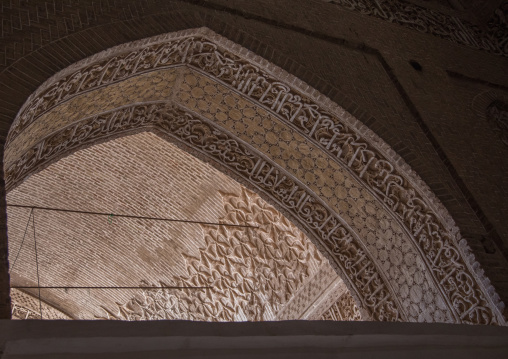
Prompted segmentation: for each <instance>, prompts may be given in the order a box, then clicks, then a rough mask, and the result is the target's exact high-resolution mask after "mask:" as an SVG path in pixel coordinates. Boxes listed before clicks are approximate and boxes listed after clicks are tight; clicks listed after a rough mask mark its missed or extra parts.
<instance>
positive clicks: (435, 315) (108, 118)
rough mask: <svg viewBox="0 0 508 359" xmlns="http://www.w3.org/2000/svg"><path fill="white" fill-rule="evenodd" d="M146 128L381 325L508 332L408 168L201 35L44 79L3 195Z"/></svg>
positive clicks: (341, 114)
mask: <svg viewBox="0 0 508 359" xmlns="http://www.w3.org/2000/svg"><path fill="white" fill-rule="evenodd" d="M142 129H150V130H153V131H155V132H157V133H158V134H160V135H161V136H163V137H165V138H168V139H170V140H172V141H174V142H175V143H178V144H180V145H181V146H182V147H184V148H186V149H187V150H189V151H190V152H194V153H196V154H197V155H199V156H201V157H202V158H206V160H208V161H210V162H211V163H213V164H215V165H216V166H217V167H218V168H220V169H221V170H223V171H225V172H226V173H228V174H229V175H232V176H234V177H235V178H238V179H239V180H240V181H241V182H243V183H247V184H248V185H249V186H250V187H251V188H255V189H256V190H257V191H258V192H259V193H260V194H262V195H263V196H264V197H265V198H266V199H267V200H268V201H269V202H270V203H272V204H274V205H275V206H276V207H277V208H279V209H280V210H281V212H282V213H284V214H285V215H286V216H287V217H288V218H290V219H291V220H292V221H294V223H295V224H296V225H298V226H299V227H300V228H301V229H303V230H304V231H305V232H307V234H308V235H309V237H310V238H311V239H313V240H314V241H315V243H316V244H317V245H318V247H319V248H320V250H321V251H322V252H323V253H325V255H326V256H327V257H328V258H330V259H331V261H332V262H333V263H334V264H335V268H336V270H337V271H338V272H339V274H340V275H341V277H342V278H344V280H345V282H346V284H347V285H348V287H349V289H350V291H351V293H352V294H353V296H354V297H355V299H356V300H357V302H358V305H359V307H360V308H361V309H362V310H364V311H365V312H366V313H368V314H369V315H370V316H372V318H374V319H376V320H405V321H446V322H454V323H473V324H505V321H504V318H503V316H502V314H501V311H500V309H501V306H502V304H501V303H500V301H499V298H498V297H497V294H495V292H494V290H493V288H492V287H490V286H489V284H488V279H486V278H485V277H484V276H483V272H482V271H481V269H479V265H478V263H476V262H475V261H474V258H473V257H472V255H471V254H470V250H469V248H468V247H467V245H466V243H465V240H464V239H462V237H461V235H460V233H459V230H458V228H457V226H456V225H455V223H454V221H453V219H452V218H451V216H450V215H449V214H448V212H447V211H446V209H445V208H444V206H443V205H442V204H441V203H440V202H439V201H438V200H437V198H436V197H435V196H434V194H433V193H432V192H431V191H430V189H429V188H428V187H427V186H426V185H425V184H424V183H423V181H422V180H421V179H420V178H419V177H418V176H417V175H416V174H415V173H414V172H413V171H412V170H411V169H410V168H409V166H408V165H407V164H405V162H404V161H403V160H402V158H400V157H399V156H398V155H397V154H396V153H395V152H394V151H393V150H392V149H391V148H390V147H389V146H388V145H387V144H386V143H384V142H383V141H382V140H381V139H380V138H379V137H377V136H376V135H375V134H374V133H372V132H371V131H370V130H369V129H368V128H367V127H365V126H364V125H363V124H361V123H360V122H359V121H358V120H357V119H355V118H354V117H352V116H351V115H350V114H348V113H347V112H346V111H344V110H343V109H342V108H341V107H340V106H339V105H337V104H335V103H333V102H332V101H330V100H329V99H327V98H325V97H324V96H323V95H321V94H319V93H318V92H317V91H316V90H314V89H312V88H310V87H309V86H308V85H306V84H305V83H303V82H302V81H300V80H298V79H297V78H295V77H293V76H291V75H289V74H288V73H286V72H284V71H283V70H282V69H280V68H278V67H276V66H274V65H272V64H270V63H268V62H267V61H266V60H264V59H262V58H260V57H259V56H257V55H255V54H253V53H251V52H249V51H248V50H246V49H245V48H242V47H240V46H238V45H237V44H234V43H232V42H230V41H229V40H227V39H225V38H223V37H221V36H219V35H217V34H215V33H213V32H212V31H210V30H208V29H206V28H200V29H193V30H186V31H182V32H177V33H171V34H167V35H162V36H157V37H154V38H150V39H145V40H141V41H136V42H132V43H128V44H125V45H121V46H117V47H114V48H111V49H109V50H106V51H104V52H101V53H99V54H97V55H95V56H92V57H90V58H88V59H85V60H83V61H80V62H78V63H76V64H74V65H72V66H70V67H69V68H67V69H65V70H63V71H61V72H60V73H58V74H56V75H55V76H53V77H52V78H51V79H49V80H48V81H47V82H46V83H45V84H43V85H42V86H41V87H40V88H39V89H38V90H37V91H36V92H35V93H34V94H32V95H31V96H30V97H29V99H28V100H27V102H26V103H25V105H24V106H23V107H22V108H21V110H20V112H19V114H18V116H17V118H16V120H15V121H14V123H13V125H12V127H11V130H10V132H9V136H8V139H7V144H6V147H5V157H4V163H5V168H6V171H5V174H6V182H7V189H8V190H10V189H12V188H14V187H15V186H16V185H17V184H19V183H21V182H22V181H23V180H24V179H25V178H26V177H27V176H28V175H30V174H32V173H35V172H37V171H39V170H40V169H42V168H43V167H44V166H47V165H48V164H49V163H51V162H52V161H56V160H58V159H59V158H61V157H62V156H65V155H66V154H69V153H72V151H75V150H76V149H78V148H82V147H83V146H89V145H91V144H94V143H96V142H97V141H104V140H107V139H108V138H112V137H113V136H121V135H122V134H124V133H130V132H132V131H139V130H142Z"/></svg>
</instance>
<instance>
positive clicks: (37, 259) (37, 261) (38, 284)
mask: <svg viewBox="0 0 508 359" xmlns="http://www.w3.org/2000/svg"><path fill="white" fill-rule="evenodd" d="M32 223H33V227H34V244H35V264H36V266H37V267H36V268H37V287H38V288H39V309H40V311H41V320H42V301H41V282H40V279H39V258H38V255H37V239H36V237H35V211H34V210H33V209H32Z"/></svg>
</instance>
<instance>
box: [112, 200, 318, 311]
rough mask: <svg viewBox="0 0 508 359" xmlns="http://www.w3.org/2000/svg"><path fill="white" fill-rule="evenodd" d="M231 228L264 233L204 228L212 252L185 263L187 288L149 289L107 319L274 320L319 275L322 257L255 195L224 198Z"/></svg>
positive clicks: (181, 282)
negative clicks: (241, 226) (235, 225)
mask: <svg viewBox="0 0 508 359" xmlns="http://www.w3.org/2000/svg"><path fill="white" fill-rule="evenodd" d="M223 203H224V209H225V210H226V213H227V215H226V216H225V217H223V218H221V219H220V221H224V222H227V223H235V224H248V225H252V226H258V227H259V228H256V229H252V228H248V229H246V228H239V227H215V226H213V227H211V226H202V228H203V232H204V238H205V242H206V248H201V249H200V255H199V257H192V256H185V262H186V268H187V274H186V275H183V276H178V277H176V278H175V283H176V284H177V285H179V286H184V287H196V286H198V287H210V288H209V289H203V290H197V291H196V290H180V291H176V290H171V289H157V290H143V292H142V295H141V296H140V297H139V298H133V299H132V300H130V301H129V302H127V303H125V304H122V305H119V306H118V310H116V311H115V310H108V309H106V308H104V311H105V313H106V316H105V318H106V319H124V320H125V319H126V320H158V319H186V320H202V321H246V320H247V321H266V320H276V319H277V313H278V312H279V311H280V310H281V309H282V308H283V307H284V305H285V304H286V303H287V302H288V300H289V299H290V298H291V297H292V296H293V295H294V293H295V292H296V291H297V289H298V288H299V287H300V286H301V285H302V284H304V283H305V281H306V280H308V279H309V277H310V276H311V275H314V274H315V273H316V272H317V269H318V267H319V266H320V265H321V264H322V262H323V261H324V258H323V256H322V255H321V254H320V253H319V251H317V249H316V248H315V247H314V246H313V245H312V244H311V243H310V242H309V240H308V239H306V238H305V237H304V235H303V233H302V232H301V231H299V230H297V229H296V228H295V227H294V225H293V224H292V223H291V222H289V221H288V220H287V219H286V218H285V217H283V216H282V215H281V214H280V213H278V212H277V211H276V210H275V209H274V208H272V207H270V206H268V205H266V204H265V202H263V201H261V199H260V197H259V196H257V195H256V194H254V193H252V192H250V191H247V190H244V191H243V193H242V194H241V196H239V197H238V196H236V195H231V194H223ZM115 312H116V313H115Z"/></svg>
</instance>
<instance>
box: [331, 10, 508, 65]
mask: <svg viewBox="0 0 508 359" xmlns="http://www.w3.org/2000/svg"><path fill="white" fill-rule="evenodd" d="M324 1H326V2H330V3H333V4H336V5H339V6H341V7H343V8H345V9H348V10H352V11H357V12H359V13H361V14H365V15H369V16H373V17H376V18H378V19H382V20H385V21H388V22H391V23H395V24H399V25H402V26H404V27H407V28H409V29H412V30H416V31H419V32H423V33H428V34H430V35H434V36H437V37H440V38H443V39H446V40H449V41H452V42H454V43H456V44H460V45H466V46H469V47H472V48H474V49H478V50H485V51H488V52H491V53H494V54H496V55H502V56H508V26H507V24H506V15H507V14H508V1H505V2H503V4H502V5H501V6H500V7H499V8H498V9H497V10H496V11H495V13H494V15H493V16H492V18H491V19H490V21H489V22H488V29H487V31H486V32H484V31H482V30H480V29H479V28H478V27H477V26H475V25H473V24H471V23H469V22H467V21H465V20H462V19H460V18H458V17H455V16H450V15H446V14H443V13H440V12H438V11H435V10H431V9H427V8H424V7H421V6H418V5H415V4H411V3H408V2H405V1H393V0H324Z"/></svg>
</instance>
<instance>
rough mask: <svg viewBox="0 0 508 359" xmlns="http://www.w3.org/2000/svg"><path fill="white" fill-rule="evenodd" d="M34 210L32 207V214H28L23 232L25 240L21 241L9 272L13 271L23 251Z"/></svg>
mask: <svg viewBox="0 0 508 359" xmlns="http://www.w3.org/2000/svg"><path fill="white" fill-rule="evenodd" d="M33 211H34V209H33V208H32V209H30V216H28V221H27V222H26V228H25V234H23V240H22V241H21V245H20V246H19V250H18V254H16V258H15V259H14V262H13V263H12V266H11V269H10V270H9V272H12V270H13V269H14V265H15V264H16V261H17V260H18V257H19V253H20V252H21V248H23V243H24V242H25V236H26V232H27V231H28V225H29V224H30V219H31V218H32V212H33Z"/></svg>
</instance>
